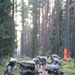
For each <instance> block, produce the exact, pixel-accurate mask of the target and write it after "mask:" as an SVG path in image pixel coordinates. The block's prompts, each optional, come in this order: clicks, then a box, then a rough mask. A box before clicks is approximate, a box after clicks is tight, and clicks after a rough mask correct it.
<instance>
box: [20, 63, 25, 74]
mask: <svg viewBox="0 0 75 75" xmlns="http://www.w3.org/2000/svg"><path fill="white" fill-rule="evenodd" d="M25 64H26V63H25V62H21V63H20V75H22V74H23V73H25V72H26V67H25V66H26V65H25Z"/></svg>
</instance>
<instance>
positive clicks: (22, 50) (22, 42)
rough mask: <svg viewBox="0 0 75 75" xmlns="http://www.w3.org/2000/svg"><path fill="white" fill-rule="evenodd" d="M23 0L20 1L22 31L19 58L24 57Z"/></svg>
mask: <svg viewBox="0 0 75 75" xmlns="http://www.w3.org/2000/svg"><path fill="white" fill-rule="evenodd" d="M24 36H25V34H24V0H22V31H21V57H23V56H24V53H25V52H24V50H25V38H24Z"/></svg>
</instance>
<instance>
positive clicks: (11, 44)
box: [0, 0, 16, 57]
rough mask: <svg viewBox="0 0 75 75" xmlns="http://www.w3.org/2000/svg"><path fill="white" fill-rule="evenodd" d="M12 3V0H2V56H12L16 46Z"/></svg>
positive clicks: (0, 13) (0, 53) (0, 5)
mask: <svg viewBox="0 0 75 75" xmlns="http://www.w3.org/2000/svg"><path fill="white" fill-rule="evenodd" d="M12 5H13V3H11V0H5V1H4V0H3V1H0V57H6V56H11V55H12V54H13V52H14V50H15V48H16V42H15V39H16V31H15V22H14V21H13V16H12V14H13V13H12V14H11V10H12ZM12 11H13V10H12Z"/></svg>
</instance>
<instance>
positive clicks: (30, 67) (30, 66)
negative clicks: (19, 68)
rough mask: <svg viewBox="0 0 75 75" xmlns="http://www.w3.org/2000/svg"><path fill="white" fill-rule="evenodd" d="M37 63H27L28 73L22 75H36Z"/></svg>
mask: <svg viewBox="0 0 75 75" xmlns="http://www.w3.org/2000/svg"><path fill="white" fill-rule="evenodd" d="M34 71H35V62H34V61H27V62H26V72H25V73H23V74H22V75H35V73H34Z"/></svg>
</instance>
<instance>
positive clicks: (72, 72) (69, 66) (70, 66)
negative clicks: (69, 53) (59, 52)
mask: <svg viewBox="0 0 75 75" xmlns="http://www.w3.org/2000/svg"><path fill="white" fill-rule="evenodd" d="M61 68H62V70H63V71H64V73H65V75H75V68H74V62H73V59H72V58H68V60H67V61H63V60H61Z"/></svg>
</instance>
